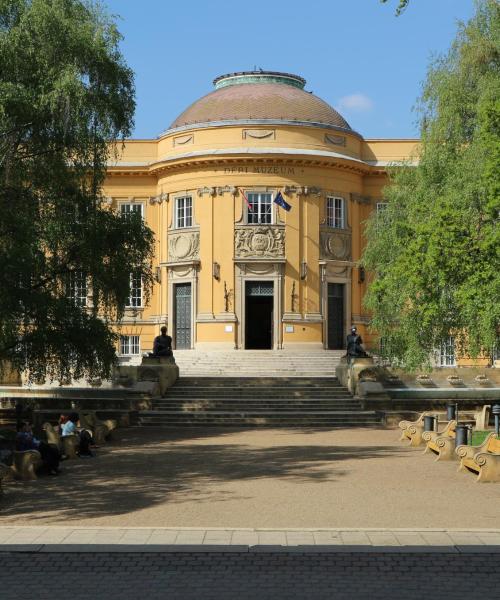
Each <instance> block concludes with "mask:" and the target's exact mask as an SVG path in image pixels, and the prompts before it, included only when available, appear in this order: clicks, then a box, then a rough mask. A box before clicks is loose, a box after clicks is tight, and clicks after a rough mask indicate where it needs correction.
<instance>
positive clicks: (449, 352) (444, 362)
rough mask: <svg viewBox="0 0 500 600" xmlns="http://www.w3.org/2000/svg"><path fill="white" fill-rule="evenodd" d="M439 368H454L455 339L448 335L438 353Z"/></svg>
mask: <svg viewBox="0 0 500 600" xmlns="http://www.w3.org/2000/svg"><path fill="white" fill-rule="evenodd" d="M439 366H440V367H454V366H456V359H455V338H454V337H453V336H452V335H450V336H449V337H447V338H446V340H445V341H444V342H443V343H442V344H441V348H440V351H439Z"/></svg>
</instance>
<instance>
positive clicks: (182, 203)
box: [175, 196, 193, 229]
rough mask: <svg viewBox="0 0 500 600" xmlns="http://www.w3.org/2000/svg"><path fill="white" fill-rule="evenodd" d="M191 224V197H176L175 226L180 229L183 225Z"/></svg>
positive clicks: (189, 225)
mask: <svg viewBox="0 0 500 600" xmlns="http://www.w3.org/2000/svg"><path fill="white" fill-rule="evenodd" d="M192 226H193V199H192V198H191V196H184V197H183V198H177V199H176V206H175V227H176V228H177V229H182V228H183V227H192Z"/></svg>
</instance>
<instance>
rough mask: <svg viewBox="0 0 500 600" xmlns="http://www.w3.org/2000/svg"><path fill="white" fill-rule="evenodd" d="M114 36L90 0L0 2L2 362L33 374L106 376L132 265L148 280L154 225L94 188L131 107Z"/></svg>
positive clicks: (125, 131)
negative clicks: (79, 285) (72, 288)
mask: <svg viewBox="0 0 500 600" xmlns="http://www.w3.org/2000/svg"><path fill="white" fill-rule="evenodd" d="M120 39H121V38H120V35H119V33H118V31H117V30H116V27H115V25H114V23H113V21H112V20H111V19H110V18H109V17H108V16H106V15H105V14H104V12H103V11H102V10H101V8H100V7H99V6H98V5H96V4H94V3H91V2H90V1H89V2H84V1H79V0H0V290H1V294H0V364H1V363H2V362H4V363H5V362H11V363H12V364H13V365H14V366H15V367H17V368H27V369H28V370H29V373H30V376H31V377H33V378H40V377H45V376H49V377H51V378H64V379H65V378H67V377H68V376H70V375H71V374H73V376H74V377H81V376H84V375H85V376H87V377H99V376H101V377H102V376H106V375H107V374H108V373H109V371H110V368H111V366H112V364H113V362H114V357H115V344H116V336H115V335H114V334H113V333H112V331H111V329H110V323H111V322H112V321H116V320H117V319H120V318H121V316H122V314H123V310H124V306H125V304H126V301H127V297H128V294H129V276H130V271H131V270H132V269H141V270H142V273H143V281H144V286H145V289H146V292H148V290H149V288H150V285H151V282H152V273H151V259H152V248H153V246H152V244H153V234H152V232H151V230H150V229H148V228H147V227H146V226H145V225H144V224H143V223H142V220H141V219H127V220H125V219H123V218H121V217H120V216H119V215H116V214H113V213H111V212H110V211H109V210H108V209H107V207H106V205H105V204H104V203H103V198H102V192H101V188H102V184H103V181H104V178H105V174H106V163H107V161H108V159H109V158H110V148H113V147H114V145H112V144H110V143H109V142H110V141H111V140H114V139H120V138H123V137H125V136H127V135H129V134H130V130H131V126H132V123H133V112H134V107H135V102H134V83H133V74H132V72H131V70H130V69H129V68H128V67H127V66H126V65H125V63H124V61H123V58H122V56H121V54H120V52H119V49H118V44H119V41H120ZM72 271H79V272H82V273H84V274H85V277H86V280H87V283H88V286H89V287H88V289H89V295H90V296H91V302H90V303H89V304H90V306H89V307H81V306H78V305H76V304H75V302H74V300H73V299H71V298H70V297H68V278H69V277H70V273H71V272H72Z"/></svg>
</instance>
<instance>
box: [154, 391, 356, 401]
mask: <svg viewBox="0 0 500 600" xmlns="http://www.w3.org/2000/svg"><path fill="white" fill-rule="evenodd" d="M165 397H166V398H168V399H170V400H183V399H185V398H186V397H187V398H198V399H202V400H203V399H214V400H216V399H218V398H220V399H221V400H224V399H227V400H254V399H259V398H260V399H263V400H283V401H286V400H289V401H293V400H344V399H348V398H350V397H351V396H350V395H349V394H345V393H342V394H329V393H327V394H293V393H292V394H269V393H267V394H264V393H262V394H255V393H251V394H249V393H244V392H239V391H234V392H232V393H231V392H229V393H226V392H224V393H216V392H215V393H213V394H210V393H203V392H202V391H200V392H199V393H196V394H180V393H175V394H174V393H172V394H167V395H166V396H165Z"/></svg>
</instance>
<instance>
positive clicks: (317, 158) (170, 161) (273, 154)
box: [108, 148, 386, 176]
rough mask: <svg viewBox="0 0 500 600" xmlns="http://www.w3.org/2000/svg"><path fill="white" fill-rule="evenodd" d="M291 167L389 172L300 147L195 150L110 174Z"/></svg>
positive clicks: (114, 167)
mask: <svg viewBox="0 0 500 600" xmlns="http://www.w3.org/2000/svg"><path fill="white" fill-rule="evenodd" d="M284 160H286V162H287V164H288V165H290V166H305V167H325V168H332V167H333V168H337V169H343V170H347V171H351V172H355V173H358V174H361V175H378V174H383V173H385V172H386V165H378V164H370V163H368V162H365V161H363V160H360V159H359V158H355V157H351V156H348V155H345V154H341V153H338V152H328V151H319V150H318V151H316V150H309V149H300V148H226V149H220V150H208V151H195V152H189V153H186V154H181V155H177V156H175V155H174V156H171V157H168V158H164V159H162V160H159V161H155V162H150V163H144V162H140V163H130V162H123V163H121V162H117V163H115V164H110V165H108V173H109V174H110V175H115V174H116V175H155V176H160V175H163V174H165V173H168V172H175V171H179V170H184V169H193V168H199V167H205V168H207V167H214V166H228V165H238V164H242V163H247V164H248V163H252V162H254V163H257V162H258V163H264V164H274V163H276V164H278V163H279V164H281V165H282V164H283V161H284Z"/></svg>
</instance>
